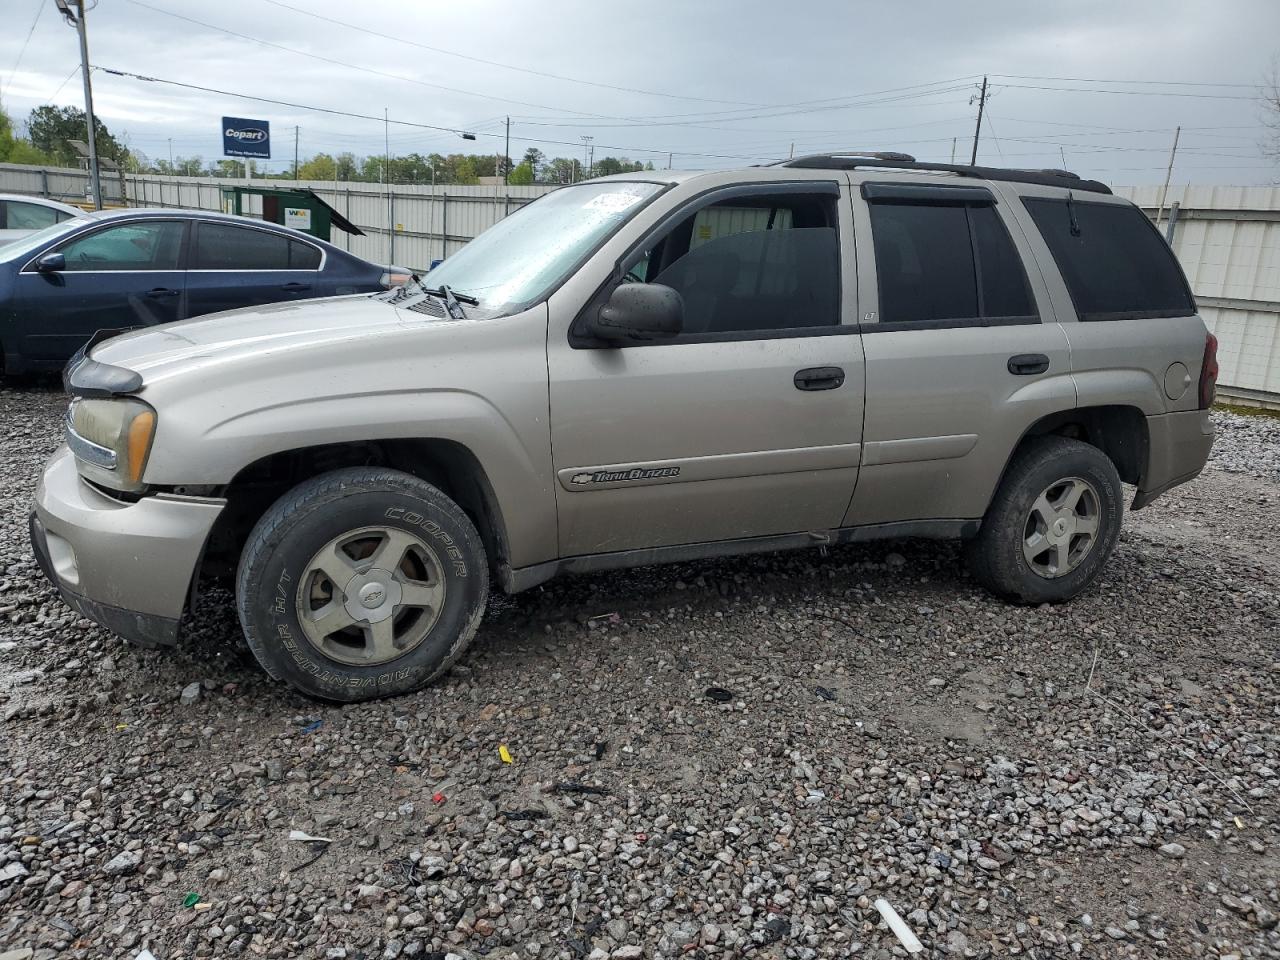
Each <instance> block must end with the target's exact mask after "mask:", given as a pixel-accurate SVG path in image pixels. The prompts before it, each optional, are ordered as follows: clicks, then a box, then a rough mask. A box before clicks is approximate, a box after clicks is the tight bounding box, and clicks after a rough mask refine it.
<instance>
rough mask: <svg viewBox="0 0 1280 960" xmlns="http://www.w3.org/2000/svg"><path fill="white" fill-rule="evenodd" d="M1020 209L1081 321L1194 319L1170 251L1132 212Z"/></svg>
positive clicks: (1034, 203) (1035, 201)
mask: <svg viewBox="0 0 1280 960" xmlns="http://www.w3.org/2000/svg"><path fill="white" fill-rule="evenodd" d="M1022 202H1023V203H1024V204H1026V207H1027V210H1028V211H1029V212H1030V213H1031V218H1032V219H1033V220H1035V222H1036V226H1037V227H1039V228H1040V233H1041V234H1042V235H1043V236H1044V239H1045V243H1047V244H1048V246H1049V251H1050V252H1051V253H1052V254H1053V259H1054V261H1055V262H1056V263H1057V264H1058V269H1059V270H1060V271H1061V273H1062V279H1063V280H1064V281H1066V284H1067V290H1068V291H1069V292H1070V293H1071V301H1072V303H1074V304H1075V308H1076V313H1077V314H1078V315H1079V317H1080V319H1081V320H1122V319H1127V318H1140V317H1183V316H1187V315H1188V314H1192V313H1195V310H1196V306H1195V301H1194V300H1193V299H1192V297H1191V292H1190V290H1188V289H1187V281H1186V279H1185V278H1184V277H1183V275H1182V269H1181V267H1179V266H1178V261H1177V260H1176V259H1175V258H1174V256H1173V251H1172V250H1170V249H1169V245H1168V244H1167V243H1165V241H1164V238H1162V237H1161V236H1160V234H1159V233H1158V232H1157V231H1156V229H1155V227H1154V226H1153V225H1152V223H1151V221H1150V220H1148V219H1147V217H1146V215H1145V214H1144V213H1143V212H1142V211H1141V210H1139V209H1138V208H1137V207H1133V206H1129V205H1128V204H1114V203H1089V202H1087V201H1084V202H1082V201H1080V200H1072V201H1071V202H1068V201H1066V200H1047V199H1041V198H1037V197H1025V198H1023V201H1022ZM1073 213H1074V218H1073Z"/></svg>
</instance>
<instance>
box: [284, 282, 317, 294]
mask: <svg viewBox="0 0 1280 960" xmlns="http://www.w3.org/2000/svg"><path fill="white" fill-rule="evenodd" d="M280 289H281V290H287V291H289V293H301V292H302V291H303V290H310V289H311V284H309V283H297V282H294V283H286V284H285V285H284V286H283V287H281V288H280Z"/></svg>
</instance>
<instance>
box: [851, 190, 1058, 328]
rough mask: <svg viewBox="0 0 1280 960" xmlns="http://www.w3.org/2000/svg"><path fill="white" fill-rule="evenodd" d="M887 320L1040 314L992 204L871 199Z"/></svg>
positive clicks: (1008, 317)
mask: <svg viewBox="0 0 1280 960" xmlns="http://www.w3.org/2000/svg"><path fill="white" fill-rule="evenodd" d="M870 211H871V233H872V240H873V242H874V246H875V253H876V273H877V277H878V281H879V290H880V322H881V323H946V322H971V323H983V322H989V321H993V320H1011V319H1024V320H1030V319H1034V318H1035V316H1036V310H1035V307H1034V306H1033V305H1032V301H1031V293H1030V291H1029V290H1028V288H1027V278H1026V273H1025V272H1024V271H1023V269H1022V261H1021V260H1020V259H1019V257H1018V253H1017V251H1016V250H1015V249H1014V246H1013V242H1012V241H1011V240H1010V239H1009V234H1008V231H1006V230H1005V228H1004V224H1002V223H1001V222H1000V218H999V215H998V214H997V213H996V211H995V209H994V208H993V207H992V206H991V205H990V204H959V203H920V202H904V201H899V202H893V201H885V200H880V199H877V200H875V201H873V202H872V203H871V204H870Z"/></svg>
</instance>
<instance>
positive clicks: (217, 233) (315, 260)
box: [192, 223, 320, 270]
mask: <svg viewBox="0 0 1280 960" xmlns="http://www.w3.org/2000/svg"><path fill="white" fill-rule="evenodd" d="M319 266H320V251H319V250H317V249H316V248H315V247H313V246H312V245H311V244H309V243H303V242H302V241H301V240H293V239H291V238H289V237H286V236H283V235H282V234H279V233H273V232H272V231H270V230H255V229H253V228H252V227H239V226H236V225H234V224H229V223H201V224H200V225H199V227H198V228H197V230H196V243H195V255H194V257H193V267H192V269H195V270H316V269H318V268H319Z"/></svg>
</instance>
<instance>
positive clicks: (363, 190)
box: [0, 164, 555, 270]
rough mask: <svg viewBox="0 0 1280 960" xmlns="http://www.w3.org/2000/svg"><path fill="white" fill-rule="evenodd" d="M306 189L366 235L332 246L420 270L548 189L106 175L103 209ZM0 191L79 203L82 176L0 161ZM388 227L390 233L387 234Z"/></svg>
mask: <svg viewBox="0 0 1280 960" xmlns="http://www.w3.org/2000/svg"><path fill="white" fill-rule="evenodd" d="M235 186H257V187H276V188H291V187H295V186H299V187H308V188H310V189H312V190H314V191H315V192H316V193H317V194H318V195H319V196H320V197H321V199H323V200H324V201H325V202H326V203H328V204H329V205H330V206H332V207H333V208H334V209H335V210H337V211H338V212H339V213H341V214H342V215H343V216H344V217H346V218H347V219H348V220H350V221H351V222H352V223H354V224H355V225H356V226H358V227H359V228H360V229H361V230H363V231H364V233H365V236H363V237H357V236H352V235H351V234H349V233H345V232H343V231H341V230H337V229H335V230H334V231H333V235H332V237H331V238H330V241H331V242H332V243H333V244H334V245H335V246H338V247H342V248H343V249H344V250H350V251H351V252H352V253H354V254H355V255H356V256H359V257H364V258H365V259H366V260H372V261H374V262H375V263H395V264H398V265H400V266H404V267H412V268H414V269H418V270H425V269H427V267H429V266H430V265H431V261H433V260H439V259H441V258H443V257H446V256H449V255H450V254H452V253H455V252H456V251H457V250H458V249H459V248H461V247H462V246H463V244H465V243H467V242H468V241H469V240H471V239H473V238H474V237H476V236H477V235H478V234H480V233H481V232H482V231H483V230H485V229H487V228H488V227H491V226H493V225H494V224H495V223H497V222H498V221H499V220H501V219H502V218H503V217H505V216H506V215H507V214H508V213H510V212H511V211H513V210H517V209H519V208H520V207H522V206H524V205H525V204H526V203H528V202H529V201H530V200H533V199H535V198H537V197H540V196H542V195H543V194H544V193H549V192H550V191H551V190H553V189H555V188H554V187H549V186H527V187H517V186H510V187H508V186H494V187H482V186H461V185H458V184H448V185H444V184H441V185H438V186H436V187H432V186H431V185H430V184H425V185H421V184H420V185H412V184H394V185H391V186H389V187H388V186H385V185H383V184H380V183H345V182H344V183H335V182H334V181H332V180H324V181H319V180H303V181H300V182H298V181H292V180H240V179H234V178H227V177H160V176H151V175H135V174H117V173H110V174H104V175H103V177H102V193H103V199H104V200H105V202H106V203H107V205H108V206H114V205H119V204H121V203H127V204H128V205H129V206H135V207H174V208H181V209H185V210H221V209H223V200H222V190H223V189H224V188H226V187H235ZM0 193H29V194H37V195H39V196H45V197H52V198H54V199H56V200H66V201H69V202H71V203H84V202H85V198H86V196H87V194H88V175H87V174H86V173H85V171H83V170H69V169H61V168H48V169H46V168H41V167H26V166H17V165H14V164H0ZM245 202H246V204H247V211H246V212H248V213H249V214H251V215H255V214H256V215H259V216H261V214H262V198H261V197H254V196H251V197H246V198H245ZM392 225H394V229H392Z"/></svg>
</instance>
